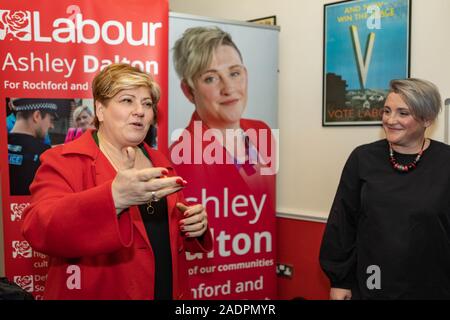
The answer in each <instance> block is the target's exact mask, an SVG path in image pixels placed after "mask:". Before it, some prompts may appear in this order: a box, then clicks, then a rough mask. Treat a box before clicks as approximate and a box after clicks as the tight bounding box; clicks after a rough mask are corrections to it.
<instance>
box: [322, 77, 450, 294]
mask: <svg viewBox="0 0 450 320" xmlns="http://www.w3.org/2000/svg"><path fill="white" fill-rule="evenodd" d="M390 87H391V88H390V92H389V95H388V97H387V99H386V102H385V105H384V111H383V128H384V130H385V133H386V139H384V140H380V141H377V142H374V143H371V144H367V145H363V146H359V147H357V148H356V149H355V150H354V151H353V152H352V154H351V155H350V157H349V159H348V160H347V163H346V164H345V167H344V170H343V172H342V176H341V180H340V183H339V187H338V190H337V193H336V196H335V199H334V202H333V205H332V208H331V211H330V216H329V219H328V222H327V227H326V230H325V233H324V236H323V241H322V247H321V251H320V262H321V266H322V269H323V270H324V271H325V273H326V274H327V275H328V277H329V278H330V281H331V287H332V288H331V291H330V298H331V299H336V300H343V299H449V298H450V274H449V272H448V270H449V269H450V253H449V252H450V245H449V242H448V239H449V238H450V227H449V223H448V222H449V221H450V203H449V201H448V195H449V194H450V166H449V165H448V164H449V163H450V147H449V146H448V145H445V144H443V143H441V142H438V141H434V140H431V139H428V138H426V137H425V131H426V129H427V128H428V127H429V126H430V125H431V124H432V123H433V121H434V120H435V119H436V117H437V115H438V113H439V111H440V109H441V104H442V102H441V97H440V94H439V91H438V89H437V87H436V86H435V85H434V84H432V83H431V82H429V81H426V80H421V79H405V80H393V81H391V84H390ZM370 270H377V274H376V276H377V279H378V280H377V285H375V286H374V285H372V283H371V279H373V276H375V275H372V274H371V273H370Z"/></svg>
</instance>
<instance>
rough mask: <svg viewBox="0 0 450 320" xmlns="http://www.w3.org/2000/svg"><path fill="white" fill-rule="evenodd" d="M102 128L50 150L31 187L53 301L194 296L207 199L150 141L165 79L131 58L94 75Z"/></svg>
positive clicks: (205, 240) (32, 234)
mask: <svg viewBox="0 0 450 320" xmlns="http://www.w3.org/2000/svg"><path fill="white" fill-rule="evenodd" d="M92 90H93V95H94V105H95V111H96V118H95V126H96V128H97V130H92V129H89V130H88V131H87V132H85V133H84V134H83V135H82V136H81V137H80V138H78V139H76V140H75V141H73V142H70V143H68V144H65V145H63V146H58V147H55V148H52V149H51V150H49V152H47V153H45V154H44V155H43V156H42V165H41V167H40V169H39V170H38V173H37V174H36V177H35V180H34V182H33V184H32V185H31V187H30V190H31V194H32V203H31V205H30V206H29V207H28V208H27V210H26V212H25V220H24V223H23V234H24V237H25V238H26V239H27V241H28V242H29V243H30V244H31V246H32V247H33V248H34V249H35V250H37V251H39V252H43V253H45V254H47V255H49V256H51V257H52V259H51V260H50V261H51V263H50V265H49V273H48V278H47V281H46V287H45V293H44V298H46V299H167V300H168V299H181V298H190V294H191V293H190V291H189V290H188V286H187V267H186V257H185V252H184V251H190V252H208V251H209V250H211V249H212V237H211V233H210V231H209V229H208V219H207V214H206V211H205V210H204V208H203V206H202V205H186V204H185V201H184V198H183V195H182V193H181V192H180V191H181V190H182V189H183V188H184V186H185V185H186V184H187V182H186V181H185V180H184V179H183V178H182V177H180V176H177V175H176V173H175V172H174V170H173V168H172V165H171V163H170V162H169V161H168V160H167V159H166V158H165V157H164V156H163V155H162V154H161V153H160V152H159V151H157V150H153V149H151V148H150V147H149V146H147V145H146V144H145V143H143V140H144V138H145V136H146V134H147V131H148V129H149V128H150V126H151V124H153V123H154V122H155V121H156V115H157V104H158V100H159V96H160V91H159V87H158V85H157V84H156V82H154V81H153V79H152V77H151V76H150V75H149V74H147V73H145V72H142V71H140V70H139V69H137V68H135V67H132V66H130V65H127V64H112V65H110V66H108V67H106V68H105V69H103V70H102V71H101V72H100V73H99V74H97V76H96V77H95V78H94V81H93V84H92Z"/></svg>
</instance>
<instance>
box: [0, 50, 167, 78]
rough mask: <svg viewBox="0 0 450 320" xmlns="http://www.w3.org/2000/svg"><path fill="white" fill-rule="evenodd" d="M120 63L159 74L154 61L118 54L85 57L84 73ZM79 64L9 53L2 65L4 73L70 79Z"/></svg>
mask: <svg viewBox="0 0 450 320" xmlns="http://www.w3.org/2000/svg"><path fill="white" fill-rule="evenodd" d="M119 62H122V63H129V64H131V65H132V66H135V67H138V68H139V69H141V70H144V71H146V72H148V73H151V74H153V75H157V74H158V62H157V61H152V60H147V61H141V60H130V59H128V58H127V57H121V56H119V55H117V54H116V55H114V56H112V57H108V59H99V58H98V57H96V56H93V55H84V56H83V59H82V60H81V64H82V70H83V72H84V73H95V72H97V71H99V70H102V69H103V68H105V67H107V66H108V65H110V64H112V63H119ZM77 63H78V60H77V59H67V58H58V57H53V56H52V55H51V54H50V53H48V52H46V53H44V54H41V55H38V54H35V53H34V52H30V53H29V55H27V56H14V55H13V54H12V53H10V52H8V53H7V54H6V57H5V59H4V60H3V63H2V71H9V72H19V71H21V72H40V73H42V72H52V73H62V74H63V76H64V78H69V77H70V76H72V75H73V72H74V70H77V69H78V68H77V67H76V65H77Z"/></svg>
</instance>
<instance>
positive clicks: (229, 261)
mask: <svg viewBox="0 0 450 320" xmlns="http://www.w3.org/2000/svg"><path fill="white" fill-rule="evenodd" d="M169 19H170V30H169V44H170V49H171V50H170V51H169V54H171V55H172V57H171V59H170V60H169V89H170V92H169V94H170V95H169V115H170V117H169V135H170V142H171V144H170V154H169V155H170V159H171V160H172V163H173V164H174V166H175V168H176V170H177V173H178V174H179V175H180V176H182V177H183V178H184V179H185V180H187V182H188V184H187V186H186V187H185V188H184V190H183V192H184V195H185V197H186V199H187V200H188V201H191V202H193V203H202V204H203V206H204V207H205V208H206V210H207V212H208V221H209V226H210V228H211V232H212V234H213V238H214V250H213V251H211V252H210V253H208V254H205V253H198V254H190V253H187V254H186V255H187V256H186V257H187V260H188V266H189V270H188V272H189V276H190V277H189V279H190V285H191V290H192V294H193V297H194V298H195V299H201V300H211V299H276V298H277V286H276V280H277V279H276V174H277V171H278V163H279V159H278V157H277V154H278V152H277V151H278V143H277V138H278V130H277V128H278V125H277V113H278V112H277V109H278V108H277V105H278V32H279V30H278V29H277V28H273V29H272V28H263V27H259V26H255V25H253V24H245V23H241V22H239V23H236V22H235V23H233V22H232V21H217V20H214V19H207V18H201V17H195V18H193V17H190V16H189V17H185V16H183V15H179V16H177V15H175V14H173V13H171V15H170V17H169ZM192 28H194V29H192ZM223 32H226V33H227V34H228V35H227V36H226V37H230V38H232V40H233V42H234V44H235V46H236V48H233V47H232V46H230V45H223V46H219V47H218V48H214V43H217V42H216V40H217V39H218V38H219V39H221V38H222V36H225V35H224V33H223ZM227 41H228V43H229V40H227ZM224 42H225V41H224ZM176 43H178V44H179V45H178V46H177V45H176ZM183 44H184V45H186V46H188V47H189V46H190V45H192V44H194V45H193V47H189V48H190V49H192V50H188V52H186V51H183V49H182V48H183V47H184V45H183ZM198 48H202V50H200V49H198ZM211 48H214V50H212V49H211ZM238 50H239V52H238ZM208 52H212V53H211V56H210V61H209V62H208V64H205V67H204V68H203V69H201V70H197V71H198V76H194V77H193V79H191V80H192V81H189V80H187V79H183V77H185V76H186V75H183V71H182V70H180V69H183V68H186V69H187V70H185V71H186V72H185V74H188V73H189V72H190V70H191V69H190V68H193V69H194V70H195V68H197V67H198V64H197V62H198V61H202V59H204V60H205V61H206V60H207V59H206V58H205V57H207V56H208ZM261 52H264V54H261ZM175 57H178V59H179V60H178V61H174V59H177V58H175ZM176 62H178V64H177V63H176ZM180 62H182V63H180ZM175 65H178V67H179V68H178V69H179V70H178V71H176V70H175ZM182 88H183V89H182Z"/></svg>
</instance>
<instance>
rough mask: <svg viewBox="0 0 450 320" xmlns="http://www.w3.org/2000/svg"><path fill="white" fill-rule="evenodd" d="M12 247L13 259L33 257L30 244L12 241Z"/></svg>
mask: <svg viewBox="0 0 450 320" xmlns="http://www.w3.org/2000/svg"><path fill="white" fill-rule="evenodd" d="M12 247H13V249H14V251H13V253H12V256H13V258H14V259H15V258H17V257H18V256H21V257H24V258H31V257H32V256H33V250H32V249H31V247H30V244H29V243H28V242H27V241H13V242H12Z"/></svg>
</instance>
